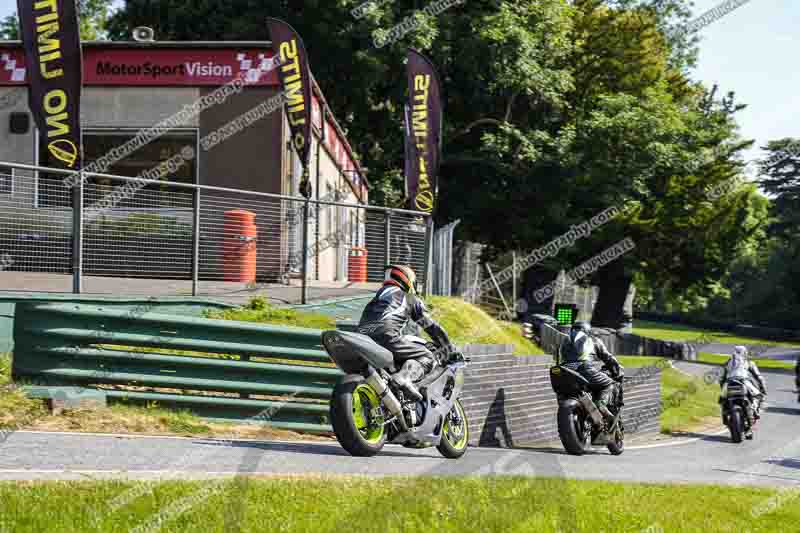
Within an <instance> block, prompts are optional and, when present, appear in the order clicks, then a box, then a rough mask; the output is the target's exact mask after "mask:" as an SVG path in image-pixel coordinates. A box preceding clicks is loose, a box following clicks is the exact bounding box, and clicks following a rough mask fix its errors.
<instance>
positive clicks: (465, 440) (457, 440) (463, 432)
mask: <svg viewBox="0 0 800 533" xmlns="http://www.w3.org/2000/svg"><path fill="white" fill-rule="evenodd" d="M453 415H457V417H458V418H459V419H460V420H461V423H460V424H458V425H456V426H454V425H452V416H453ZM468 445H469V420H467V413H466V411H464V406H463V405H461V400H456V401H455V402H454V403H453V408H452V409H450V412H449V413H447V417H446V418H445V421H444V425H443V426H442V440H440V441H439V444H438V445H437V446H436V449H437V450H439V453H441V454H442V455H443V456H445V457H447V458H448V459H458V458H460V457H462V456H463V455H464V454H465V453H467V446H468Z"/></svg>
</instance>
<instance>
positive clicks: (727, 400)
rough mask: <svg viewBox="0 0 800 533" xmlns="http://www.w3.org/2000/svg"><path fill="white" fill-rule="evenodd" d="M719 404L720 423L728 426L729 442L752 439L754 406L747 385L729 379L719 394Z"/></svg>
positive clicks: (740, 381)
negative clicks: (720, 411)
mask: <svg viewBox="0 0 800 533" xmlns="http://www.w3.org/2000/svg"><path fill="white" fill-rule="evenodd" d="M719 403H720V405H721V406H722V423H723V424H724V425H726V426H728V429H729V430H730V432H731V440H732V441H733V442H735V443H737V444H738V443H740V442H742V436H744V435H747V436H748V437H747V438H748V439H752V438H753V437H752V433H751V431H752V428H753V425H754V424H755V418H754V417H755V406H754V405H753V401H752V399H751V397H750V393H749V391H748V387H747V383H745V382H744V381H742V380H740V379H729V380H728V381H727V382H726V383H725V384H724V385H723V386H722V392H721V393H720V398H719Z"/></svg>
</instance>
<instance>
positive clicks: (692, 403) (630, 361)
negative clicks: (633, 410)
mask: <svg viewBox="0 0 800 533" xmlns="http://www.w3.org/2000/svg"><path fill="white" fill-rule="evenodd" d="M617 359H618V360H619V362H620V363H621V364H622V365H623V366H625V367H628V368H638V367H643V366H660V365H658V364H659V362H660V361H664V359H663V358H661V357H638V356H619V357H617ZM709 370H710V371H713V370H712V369H709ZM708 381H709V382H710V383H706V382H705V380H704V379H703V378H699V377H692V376H688V375H686V374H684V373H683V372H680V371H678V370H676V369H674V368H663V369H662V371H661V404H662V407H663V410H662V411H661V432H662V433H665V434H668V435H670V434H677V433H685V432H689V431H692V430H694V429H698V428H700V427H702V426H705V425H707V424H708V422H709V421H711V419H712V418H713V419H714V422H715V423H716V421H717V419H718V418H719V404H718V403H717V398H718V397H719V386H718V385H717V381H716V379H713V380H712V379H709V380H708Z"/></svg>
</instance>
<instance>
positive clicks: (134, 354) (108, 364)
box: [12, 303, 342, 433]
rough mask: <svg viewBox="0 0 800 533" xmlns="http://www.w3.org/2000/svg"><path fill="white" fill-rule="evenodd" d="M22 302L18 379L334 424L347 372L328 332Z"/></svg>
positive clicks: (293, 422)
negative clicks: (334, 360)
mask: <svg viewBox="0 0 800 533" xmlns="http://www.w3.org/2000/svg"><path fill="white" fill-rule="evenodd" d="M17 305H18V308H17V314H16V320H15V322H14V343H15V347H14V358H13V367H12V373H13V377H14V379H15V380H16V381H20V382H23V383H25V382H33V383H36V384H37V385H47V386H54V387H63V386H80V387H83V388H87V389H93V390H96V391H98V392H101V393H103V394H104V395H105V397H106V398H107V399H111V400H129V401H134V402H154V401H155V402H158V403H159V404H164V405H167V406H174V407H178V408H186V409H190V410H191V411H193V412H196V413H197V414H198V415H201V416H205V417H208V418H218V419H226V420H242V419H248V418H250V419H256V420H259V421H261V422H263V421H264V420H263V419H264V415H263V413H269V416H268V417H267V418H268V420H269V424H270V425H271V426H273V427H276V428H282V429H289V430H296V431H305V432H315V433H324V432H330V431H331V427H330V425H329V423H328V421H327V415H328V409H329V407H328V403H327V400H328V399H329V398H330V394H331V390H332V388H333V385H334V384H335V383H336V380H337V379H338V378H339V377H340V376H341V375H342V373H341V372H340V371H339V370H338V369H337V368H335V367H334V366H333V365H332V364H331V361H330V359H329V358H328V355H327V353H326V352H325V351H323V350H322V345H321V344H320V343H321V340H320V334H321V331H320V330H314V329H304V328H293V327H282V326H272V325H261V324H252V323H247V322H235V321H229V320H214V319H204V318H193V317H183V316H175V315H165V314H157V313H149V312H148V313H143V314H141V315H135V314H132V313H131V312H130V311H120V310H114V309H110V308H104V307H97V306H89V305H81V304H36V303H20V304H17ZM137 349H139V350H142V349H151V350H153V353H150V352H143V351H136V350H137ZM171 350H179V351H182V352H184V353H183V354H175V353H169V351H171ZM186 352H188V353H186ZM298 363H299V364H298Z"/></svg>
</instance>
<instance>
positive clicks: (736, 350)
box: [733, 346, 748, 359]
mask: <svg viewBox="0 0 800 533" xmlns="http://www.w3.org/2000/svg"><path fill="white" fill-rule="evenodd" d="M733 356H734V357H736V358H739V357H741V358H743V359H747V356H748V353H747V346H734V347H733Z"/></svg>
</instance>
